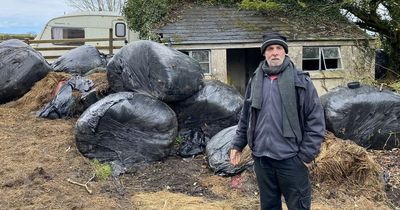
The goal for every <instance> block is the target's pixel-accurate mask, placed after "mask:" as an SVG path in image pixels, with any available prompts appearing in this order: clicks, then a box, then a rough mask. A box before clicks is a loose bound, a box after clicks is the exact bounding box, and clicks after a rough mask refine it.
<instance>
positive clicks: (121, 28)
mask: <svg viewBox="0 0 400 210" xmlns="http://www.w3.org/2000/svg"><path fill="white" fill-rule="evenodd" d="M125 35H126V25H125V23H116V24H115V36H116V37H125Z"/></svg>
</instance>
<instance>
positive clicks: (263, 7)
mask: <svg viewBox="0 0 400 210" xmlns="http://www.w3.org/2000/svg"><path fill="white" fill-rule="evenodd" d="M240 6H241V7H242V8H243V9H251V10H257V11H262V12H263V11H268V10H277V9H281V5H280V4H278V3H276V2H273V1H262V0H243V1H242V3H241V4H240Z"/></svg>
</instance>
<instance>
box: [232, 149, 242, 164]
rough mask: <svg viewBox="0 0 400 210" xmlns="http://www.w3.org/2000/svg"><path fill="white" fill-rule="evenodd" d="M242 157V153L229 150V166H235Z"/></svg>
mask: <svg viewBox="0 0 400 210" xmlns="http://www.w3.org/2000/svg"><path fill="white" fill-rule="evenodd" d="M241 156H242V152H240V151H239V150H236V149H231V151H230V152H229V158H230V161H231V164H232V165H234V166H236V165H237V164H239V162H240V157H241Z"/></svg>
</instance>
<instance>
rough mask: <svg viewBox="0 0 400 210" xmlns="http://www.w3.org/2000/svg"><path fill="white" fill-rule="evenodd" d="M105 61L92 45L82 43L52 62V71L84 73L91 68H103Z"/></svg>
mask: <svg viewBox="0 0 400 210" xmlns="http://www.w3.org/2000/svg"><path fill="white" fill-rule="evenodd" d="M106 65H107V61H106V58H105V56H104V55H102V54H101V53H100V52H99V51H98V50H97V49H96V47H94V46H90V45H82V46H79V47H77V48H75V49H72V50H70V51H68V52H67V53H65V54H63V55H62V56H61V57H59V58H58V59H57V60H56V61H54V62H53V63H52V65H51V66H52V67H53V69H54V71H63V72H67V73H76V74H80V75H84V74H86V73H87V72H89V71H90V70H92V69H95V68H104V67H106Z"/></svg>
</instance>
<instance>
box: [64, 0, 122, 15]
mask: <svg viewBox="0 0 400 210" xmlns="http://www.w3.org/2000/svg"><path fill="white" fill-rule="evenodd" d="M66 2H67V4H68V5H70V6H71V7H74V8H76V9H79V10H81V11H114V12H118V13H121V10H122V7H123V6H124V4H125V2H126V0H66Z"/></svg>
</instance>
